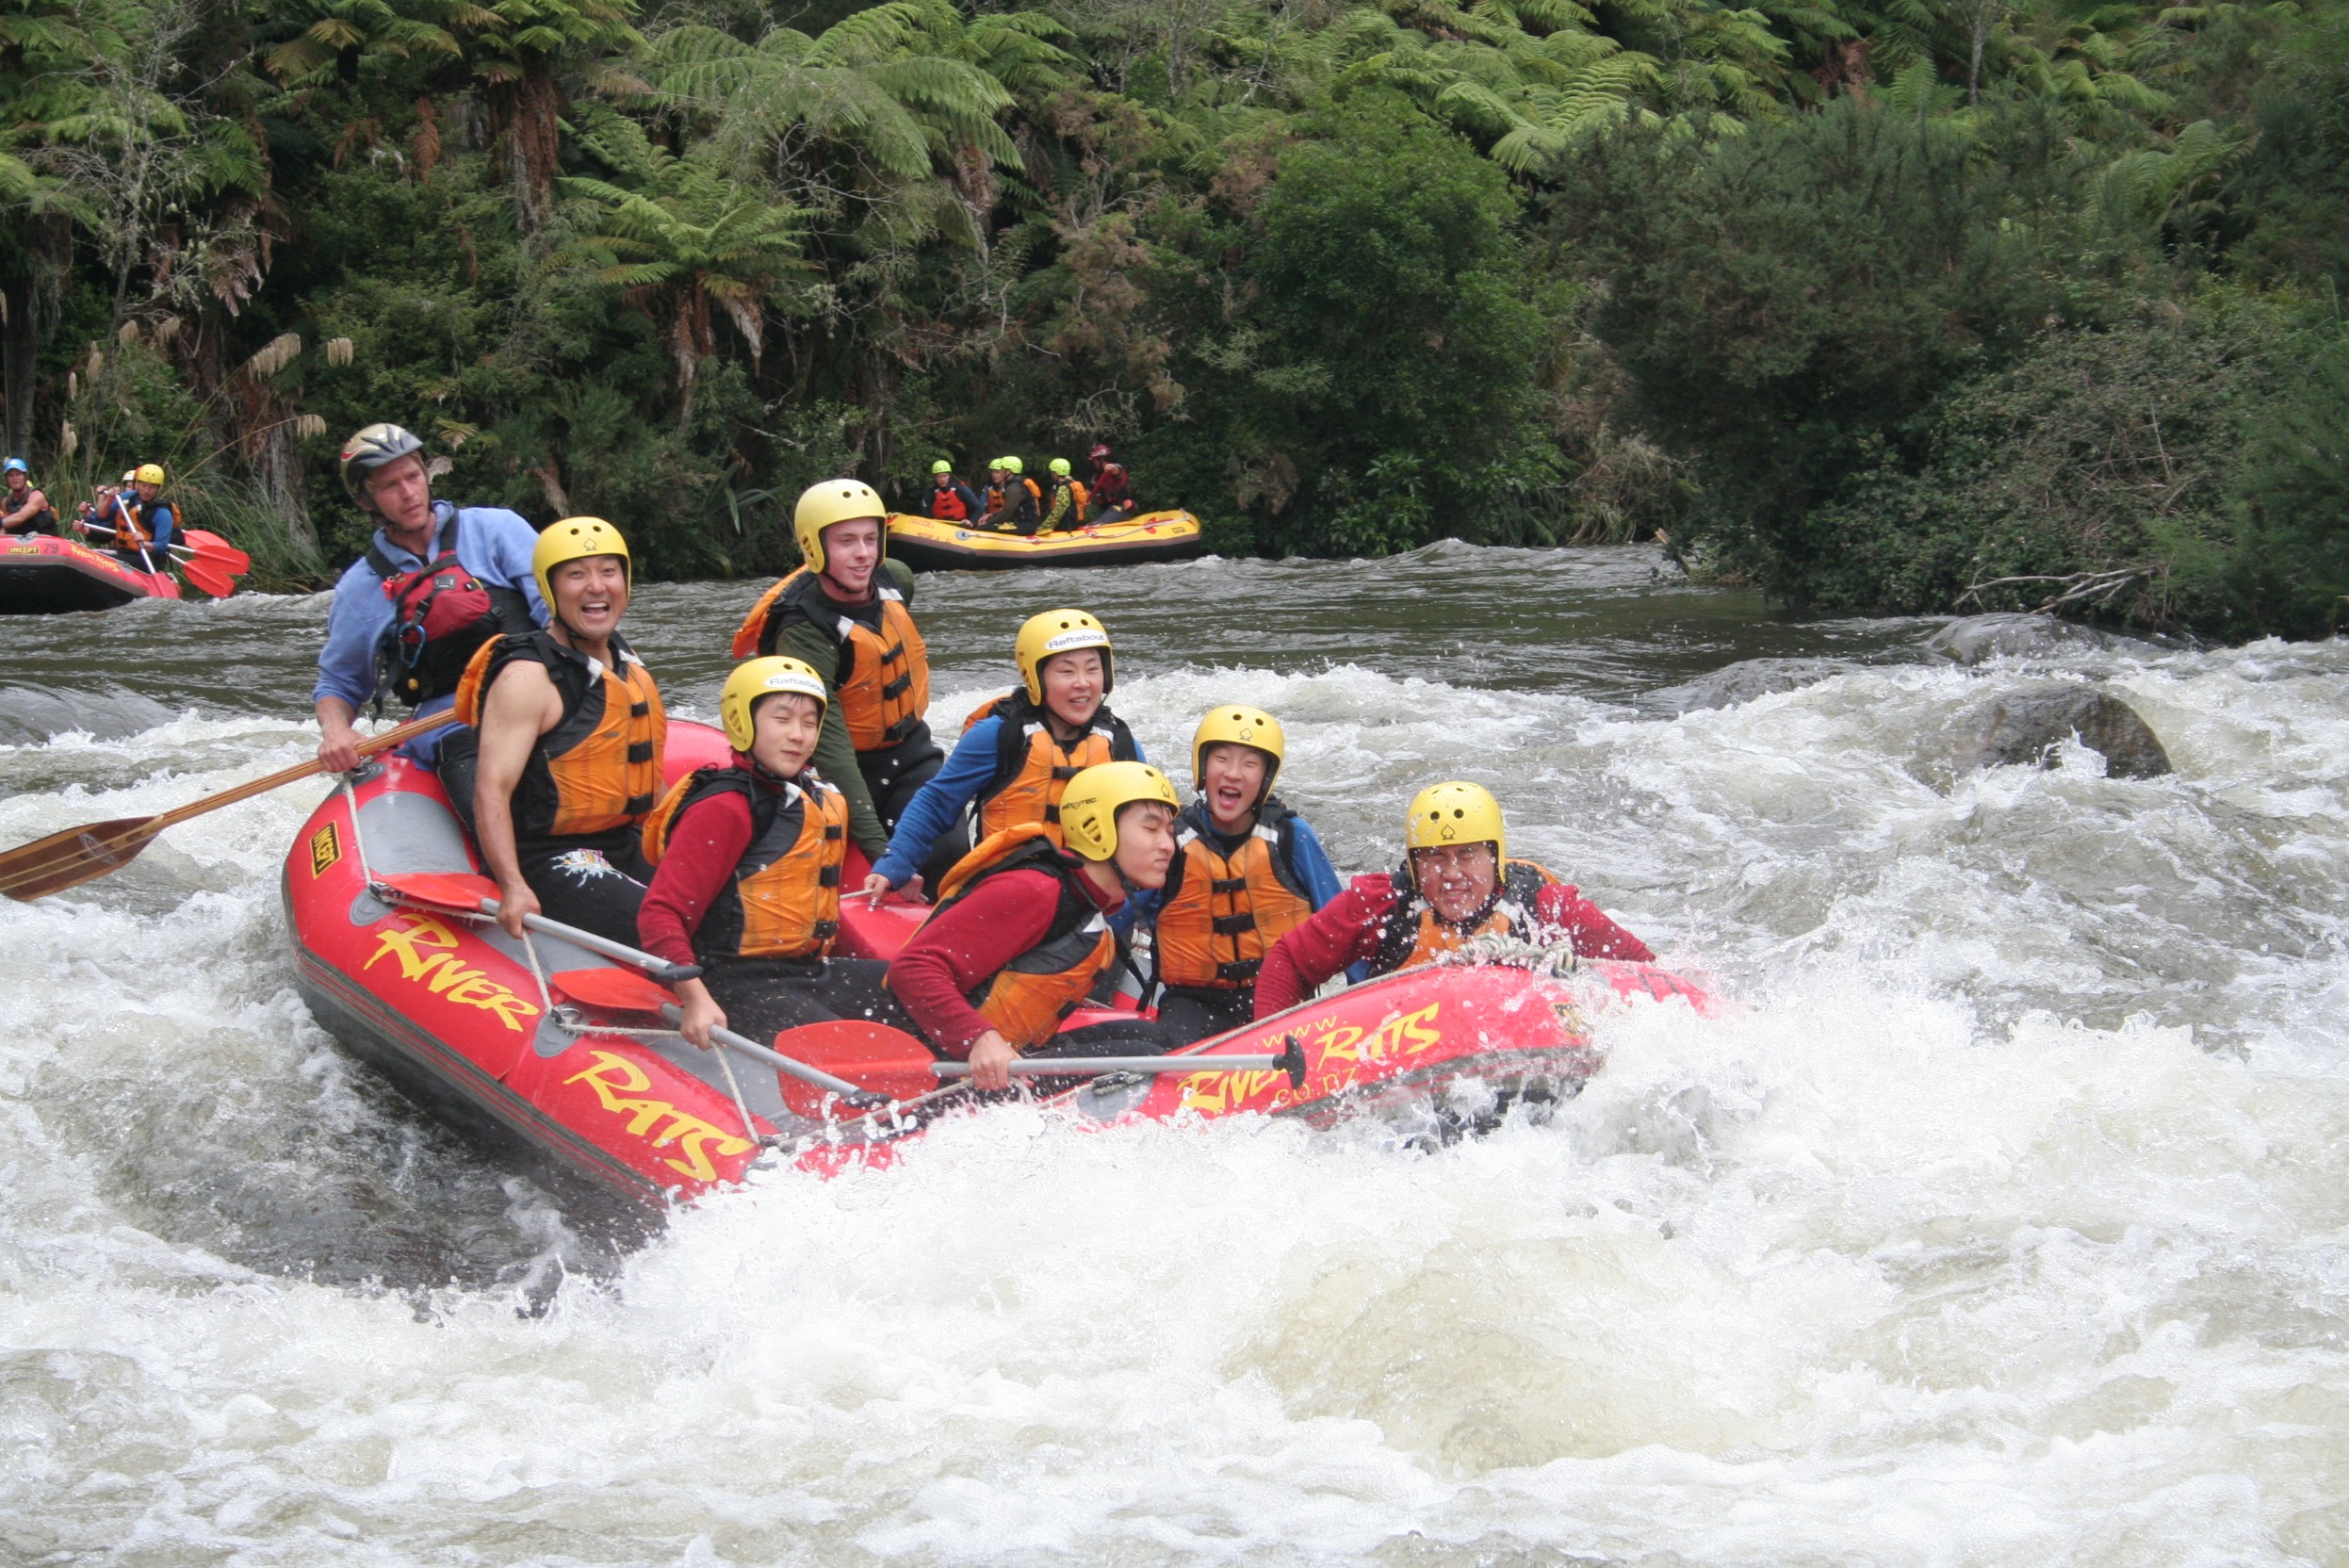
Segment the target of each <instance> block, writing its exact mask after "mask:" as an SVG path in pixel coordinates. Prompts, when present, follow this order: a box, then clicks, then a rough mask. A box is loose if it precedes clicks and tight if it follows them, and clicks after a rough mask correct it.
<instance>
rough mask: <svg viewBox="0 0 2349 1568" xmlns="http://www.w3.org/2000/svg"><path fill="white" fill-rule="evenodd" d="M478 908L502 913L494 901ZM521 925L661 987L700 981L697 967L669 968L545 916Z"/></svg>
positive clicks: (649, 956)
mask: <svg viewBox="0 0 2349 1568" xmlns="http://www.w3.org/2000/svg"><path fill="white" fill-rule="evenodd" d="M479 907H480V909H481V913H482V914H485V915H487V916H489V917H490V919H492V920H496V919H497V918H498V915H499V914H500V912H502V911H503V910H504V908H505V906H504V905H502V904H500V903H498V900H496V899H494V898H485V899H483V900H481V904H480V906H479ZM522 923H523V924H524V925H525V926H527V927H529V928H530V930H532V931H544V932H546V935H548V936H550V937H561V938H562V939H563V940H564V941H566V942H569V943H570V944H571V945H572V946H574V947H583V948H585V949H587V951H588V952H590V953H599V954H601V955H603V956H605V957H607V958H617V959H618V960H619V961H620V962H622V963H624V964H629V965H633V966H634V967H635V968H637V969H641V970H643V971H644V972H645V973H647V974H649V975H651V976H652V977H653V978H654V979H656V980H658V981H660V982H661V984H662V985H664V986H674V985H676V984H677V982H678V981H680V980H698V979H700V978H701V968H700V966H699V965H696V964H673V963H671V962H669V960H668V959H666V958H661V957H657V956H654V955H652V954H650V953H646V952H645V951H644V950H643V949H642V948H635V947H630V946H628V944H627V943H626V942H615V941H613V940H612V939H611V938H610V937H599V936H597V935H595V932H593V931H583V930H581V929H580V928H579V927H578V926H576V925H565V924H563V922H561V921H559V920H548V919H547V918H546V916H545V915H524V916H523V917H522Z"/></svg>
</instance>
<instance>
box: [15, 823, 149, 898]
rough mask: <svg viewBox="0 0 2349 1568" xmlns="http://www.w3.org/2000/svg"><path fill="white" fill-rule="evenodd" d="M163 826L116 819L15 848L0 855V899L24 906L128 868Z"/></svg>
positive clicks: (56, 834) (76, 828)
mask: <svg viewBox="0 0 2349 1568" xmlns="http://www.w3.org/2000/svg"><path fill="white" fill-rule="evenodd" d="M167 825H168V824H165V823H163V822H162V821H160V820H159V819H157V818H155V817H118V818H116V819H115V820H114V821H112V822H93V823H91V824H90V825H88V826H86V827H69V828H67V829H66V830H65V831H64V832H62V833H52V834H50V835H49V836H48V837H47V838H45V839H35V840H34V841H32V842H31V843H28V844H19V845H17V847H16V848H14V849H11V850H8V852H6V853H5V854H0V893H5V894H7V895H8V897H10V898H13V899H17V900H19V901H23V900H24V899H31V898H40V897H41V896H42V895H44V894H47V893H57V892H63V891H64V890H66V889H68V888H77V887H79V886H81V885H82V884H83V883H85V882H89V881H92V880H94V879H95V878H97V877H101V876H104V875H105V874H106V873H108V872H110V871H119V870H120V869H122V867H123V866H126V865H128V864H130V862H131V860H132V859H133V858H135V857H136V856H137V855H138V854H139V851H140V850H142V849H144V848H146V847H147V845H148V844H149V843H151V842H152V841H154V839H155V835H156V834H157V833H160V832H162V831H163V829H164V827H165V826H167Z"/></svg>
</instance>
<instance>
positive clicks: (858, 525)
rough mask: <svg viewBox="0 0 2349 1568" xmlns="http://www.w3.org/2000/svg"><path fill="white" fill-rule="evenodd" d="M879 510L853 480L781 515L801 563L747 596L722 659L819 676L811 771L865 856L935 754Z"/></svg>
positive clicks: (814, 487)
mask: <svg viewBox="0 0 2349 1568" xmlns="http://www.w3.org/2000/svg"><path fill="white" fill-rule="evenodd" d="M888 513H889V509H888V508H887V507H886V506H884V505H883V504H882V501H881V498H880V496H879V495H878V494H877V493H876V492H875V491H874V490H873V486H871V485H870V484H867V483H865V482H863V481H861V480H853V479H828V480H825V481H824V482H821V483H819V484H811V485H809V486H808V487H807V491H806V493H805V494H803V495H802V496H801V497H800V498H799V505H798V506H797V507H796V508H794V509H793V512H792V515H791V531H792V533H793V535H794V536H795V537H796V538H797V539H798V541H799V554H800V559H801V560H802V561H803V562H804V563H805V564H804V565H803V566H801V567H800V569H799V570H797V571H795V572H792V573H791V575H790V576H788V577H786V578H785V579H783V580H782V581H780V582H778V583H776V584H775V586H774V587H772V588H770V589H768V590H767V591H766V592H765V593H764V594H762V595H760V596H759V602H758V603H756V604H754V605H752V606H751V607H750V613H748V614H746V615H744V616H743V617H742V626H741V627H740V628H739V629H737V630H736V631H735V633H734V657H735V658H737V659H748V658H751V657H753V656H754V655H781V656H783V657H786V658H791V659H796V660H799V661H800V662H803V663H805V664H807V665H808V666H810V667H811V668H814V669H816V670H819V671H821V672H822V673H823V675H824V680H825V681H826V682H827V683H828V685H829V687H830V690H831V694H832V700H831V702H830V704H829V706H828V707H827V708H826V710H825V711H824V738H823V739H822V740H821V741H819V742H818V743H816V766H817V767H818V768H819V769H821V770H822V771H823V774H824V778H825V779H826V780H827V781H829V782H830V783H832V784H833V785H835V786H836V787H837V788H838V789H839V790H840V792H841V793H842V794H844V795H845V796H847V798H848V833H849V837H850V838H851V839H852V840H853V841H855V842H856V847H857V848H859V849H861V850H863V851H864V853H865V858H867V859H868V860H878V859H879V858H881V856H882V854H883V852H884V851H886V850H887V849H888V848H889V834H890V833H891V832H892V831H893V830H894V829H895V828H896V826H897V821H898V818H899V817H901V816H903V815H904V814H905V807H906V805H907V804H908V803H909V802H910V801H912V799H913V798H914V795H915V793H916V792H918V791H920V790H921V788H922V786H923V785H924V784H927V783H928V782H929V781H930V776H931V775H933V774H935V773H937V772H938V764H939V763H940V762H942V761H943V760H945V753H944V752H942V751H940V750H939V749H938V743H937V742H936V741H934V740H932V739H931V738H930V727H929V724H928V723H927V722H926V721H925V720H924V719H923V717H922V714H923V712H924V711H927V709H928V708H929V706H930V654H929V649H928V648H927V647H926V646H925V645H923V643H922V630H921V629H920V628H919V627H917V626H916V625H915V624H914V618H913V608H912V606H913V589H914V578H913V573H912V572H910V571H908V570H907V569H906V567H905V563H903V562H901V561H890V560H888V559H886V558H885V556H884V555H883V550H884V548H885V547H886V545H887V543H888V539H887V532H886V531H887V528H888Z"/></svg>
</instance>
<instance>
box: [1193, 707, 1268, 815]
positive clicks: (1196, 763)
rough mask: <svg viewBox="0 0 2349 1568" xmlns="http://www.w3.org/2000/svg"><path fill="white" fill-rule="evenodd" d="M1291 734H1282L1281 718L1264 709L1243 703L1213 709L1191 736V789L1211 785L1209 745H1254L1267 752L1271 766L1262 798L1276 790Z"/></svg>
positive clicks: (1266, 771)
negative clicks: (1275, 782)
mask: <svg viewBox="0 0 2349 1568" xmlns="http://www.w3.org/2000/svg"><path fill="white" fill-rule="evenodd" d="M1286 741H1287V737H1285V736H1284V735H1282V734H1281V721H1280V720H1279V719H1276V718H1274V717H1273V716H1272V715H1271V714H1270V713H1267V712H1265V711H1264V710H1263V709H1261V708H1248V707H1245V706H1243V705H1241V704H1239V703H1231V704H1227V705H1226V706H1224V707H1221V708H1211V709H1209V710H1208V711H1207V716H1206V717H1205V718H1203V719H1201V720H1199V728H1198V729H1197V730H1196V731H1194V732H1193V734H1192V736H1191V788H1193V789H1194V790H1204V789H1206V788H1207V748H1208V747H1209V746H1220V745H1240V746H1253V747H1255V748H1256V749H1257V750H1258V751H1261V752H1263V753H1264V760H1265V761H1266V763H1268V764H1269V765H1268V766H1267V767H1266V768H1265V769H1264V789H1263V791H1262V792H1259V793H1258V795H1257V796H1256V798H1257V799H1258V800H1259V801H1262V800H1263V799H1264V796H1265V795H1268V794H1270V793H1272V781H1273V780H1274V779H1275V778H1277V777H1279V776H1280V774H1281V755H1282V751H1283V748H1284V746H1285V744H1286Z"/></svg>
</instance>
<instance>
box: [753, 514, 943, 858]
mask: <svg viewBox="0 0 2349 1568" xmlns="http://www.w3.org/2000/svg"><path fill="white" fill-rule="evenodd" d="M881 569H882V570H883V571H885V572H887V573H889V580H890V581H891V582H892V583H894V584H895V585H896V588H897V591H898V592H899V593H901V594H903V595H905V607H906V608H907V609H908V610H910V609H912V608H913V585H914V575H913V569H912V568H911V567H909V566H907V565H906V564H905V563H904V562H902V561H889V560H886V559H885V560H883V561H882V563H881ZM775 652H777V653H779V654H781V655H782V656H783V657H784V658H786V659H797V660H800V661H801V662H805V663H807V664H810V665H813V666H814V667H815V669H816V671H817V673H819V674H821V675H822V676H823V677H824V684H825V685H826V686H832V685H833V684H834V682H835V680H836V679H837V678H838V676H839V671H840V644H838V643H836V642H834V641H833V640H832V634H831V633H830V632H829V631H826V630H825V629H824V628H822V627H820V626H815V625H812V624H810V623H809V622H807V621H805V620H801V619H798V618H797V617H794V618H793V619H792V620H791V624H790V625H788V626H786V627H784V628H783V629H782V630H781V631H779V632H777V633H776V634H775ZM917 733H918V732H917ZM816 771H817V772H818V773H820V774H822V775H823V776H824V782H826V783H828V784H831V785H833V786H835V787H836V788H838V789H839V791H840V793H842V794H844V795H846V796H847V797H848V836H849V837H850V838H851V839H853V840H855V841H856V847H857V848H858V849H861V850H863V851H864V852H865V857H866V858H868V859H873V860H878V859H879V858H881V855H882V852H883V851H885V850H887V849H888V848H889V835H888V834H887V833H885V832H883V831H882V830H881V814H880V813H879V812H878V811H875V810H874V809H873V792H871V791H870V790H867V789H866V788H865V776H864V772H863V770H862V769H860V768H858V767H857V766H856V747H855V746H852V745H850V744H849V743H848V721H847V720H846V719H844V718H842V717H841V716H840V704H839V703H838V702H837V701H835V702H831V703H827V704H825V705H824V733H823V734H822V735H820V736H818V737H817V739H816ZM842 891H843V892H845V891H847V890H846V889H842Z"/></svg>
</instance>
